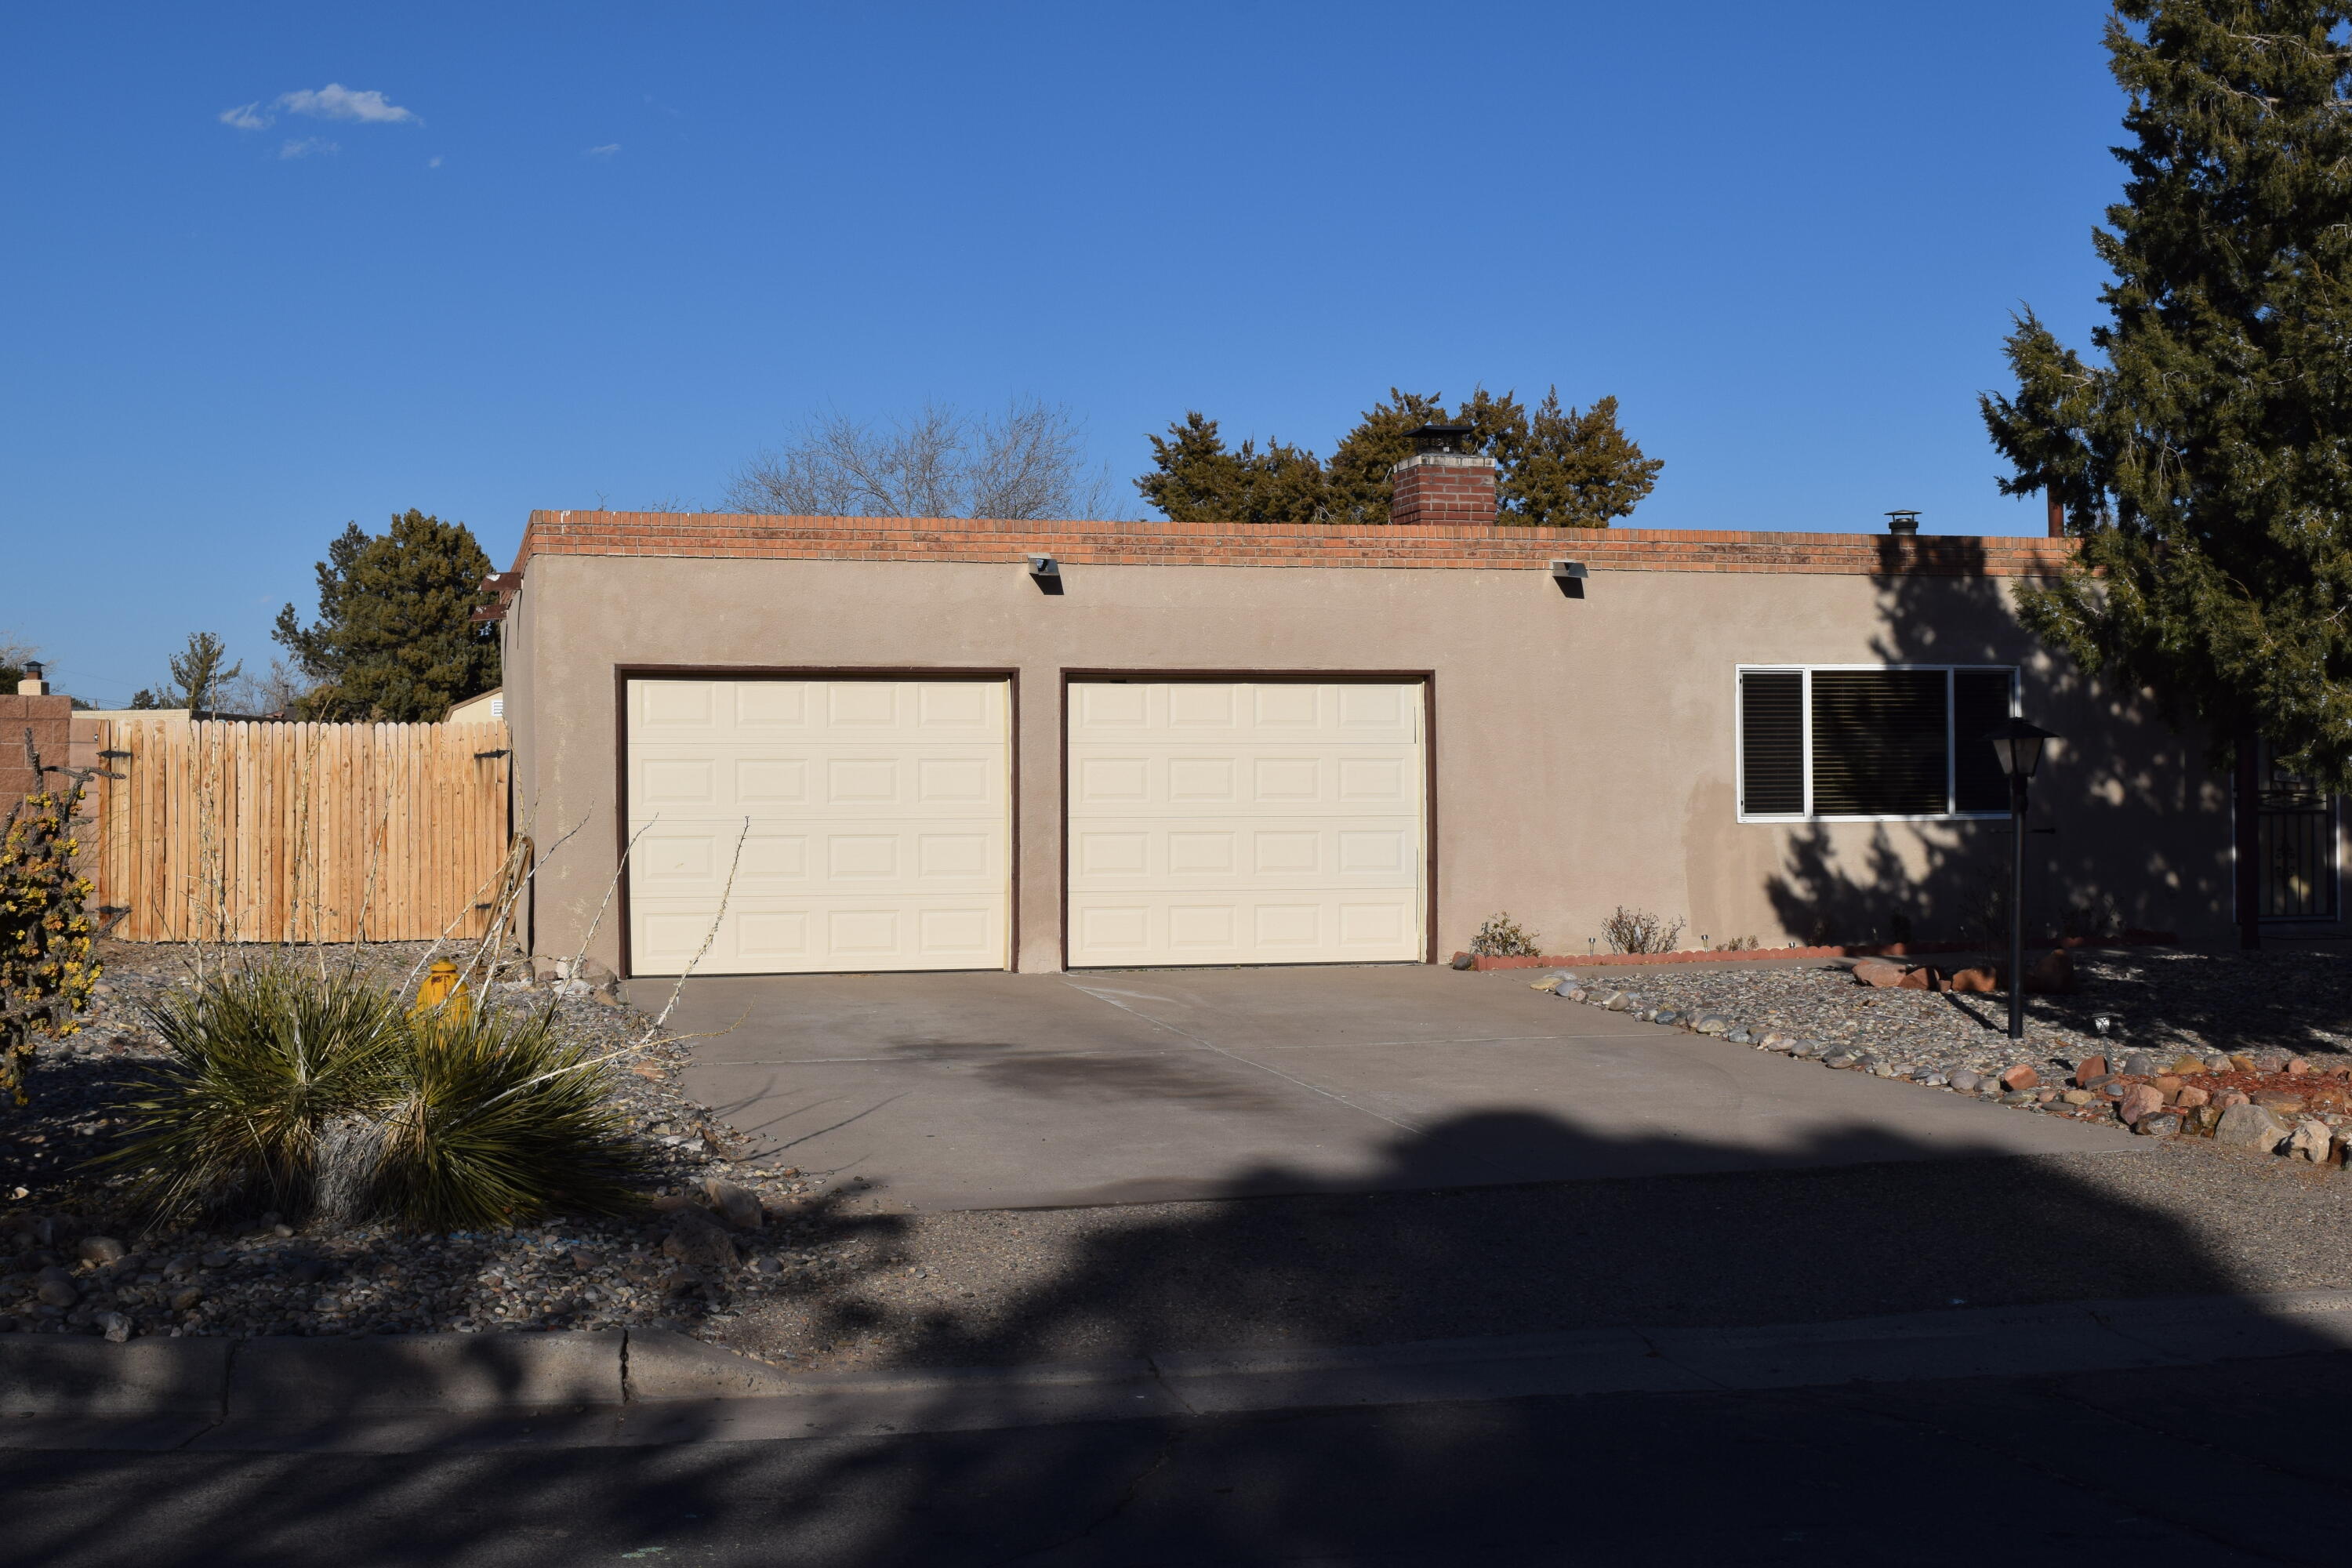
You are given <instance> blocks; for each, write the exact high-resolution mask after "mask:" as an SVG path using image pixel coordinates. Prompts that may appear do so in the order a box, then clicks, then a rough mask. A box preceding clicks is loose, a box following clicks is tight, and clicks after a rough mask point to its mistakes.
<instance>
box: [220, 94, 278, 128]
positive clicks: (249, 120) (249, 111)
mask: <svg viewBox="0 0 2352 1568" xmlns="http://www.w3.org/2000/svg"><path fill="white" fill-rule="evenodd" d="M275 118H276V117H275V116H273V115H268V114H264V113H262V112H261V100H259V99H256V100H253V101H252V102H251V103H248V104H245V105H242V106H241V107H239V108H236V109H224V110H221V111H220V122H221V123H222V124H223V125H234V126H236V128H237V129H238V130H239V131H267V130H268V129H269V126H270V123H271V121H273V120H274V119H275Z"/></svg>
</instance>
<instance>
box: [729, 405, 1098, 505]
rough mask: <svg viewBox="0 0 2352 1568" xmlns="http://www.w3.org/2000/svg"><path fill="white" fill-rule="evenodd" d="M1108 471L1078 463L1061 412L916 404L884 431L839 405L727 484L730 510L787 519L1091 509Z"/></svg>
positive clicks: (1078, 425)
mask: <svg viewBox="0 0 2352 1568" xmlns="http://www.w3.org/2000/svg"><path fill="white" fill-rule="evenodd" d="M1109 494H1110V471H1109V468H1108V466H1106V467H1105V468H1102V469H1101V470H1099V471H1089V470H1088V469H1087V468H1086V441H1085V426H1084V424H1083V423H1082V422H1081V421H1080V420H1079V419H1078V418H1077V417H1076V416H1075V415H1073V414H1072V413H1071V412H1070V411H1069V409H1067V408H1066V407H1065V406H1063V405H1059V404H1051V403H1045V402H1043V401H1040V400H1038V399H1035V398H1030V399H1027V400H1021V399H1015V400H1014V401H1013V402H1012V403H1010V404H1008V405H1005V408H1004V411H1003V413H1002V414H993V415H981V416H971V415H967V414H965V413H963V412H961V410H959V409H956V408H954V407H952V406H949V405H941V404H936V403H927V404H925V405H923V406H922V407H921V408H919V409H918V410H917V411H916V412H915V413H913V414H911V415H908V416H904V417H902V418H899V419H897V420H894V421H892V422H891V424H890V425H889V426H887V428H877V427H876V426H872V425H867V424H863V423H860V422H859V421H857V420H855V419H852V418H850V417H849V416H846V415H844V414H838V413H834V414H825V415H821V416H815V417H813V418H811V419H809V420H807V421H806V422H805V423H803V425H802V426H800V427H799V428H798V429H797V430H795V431H794V432H793V434H792V435H791V437H789V438H788V439H787V440H786V441H785V442H784V444H783V445H782V446H781V447H772V448H769V449H768V450H765V451H763V452H761V454H760V455H759V456H758V457H756V458H752V459H751V461H750V462H749V463H746V464H745V465H744V466H743V468H741V470H740V471H739V472H738V473H737V474H736V475H735V477H734V479H733V480H732V481H731V482H730V484H729V486H728V489H727V504H728V505H730V506H731V507H733V508H735V509H736V510H739V511H751V512H768V513H777V514H782V515H785V516H793V517H992V518H1010V519H1027V518H1097V517H1100V516H1101V515H1102V513H1103V510H1104V508H1105V506H1106V505H1107V503H1108V496H1109Z"/></svg>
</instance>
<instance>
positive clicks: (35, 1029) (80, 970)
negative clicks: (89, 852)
mask: <svg viewBox="0 0 2352 1568" xmlns="http://www.w3.org/2000/svg"><path fill="white" fill-rule="evenodd" d="M68 776H69V777H72V779H73V784H72V787H70V788H69V789H68V790H67V791H66V792H65V793H64V794H63V795H56V794H51V793H47V792H44V793H42V794H40V795H34V796H32V797H30V798H29V799H27V800H26V801H25V802H23V803H22V804H21V805H17V806H16V809H14V810H13V811H11V812H9V813H8V816H7V819H6V821H7V827H6V833H5V837H0V1091H5V1093H7V1094H8V1095H10V1096H11V1097H13V1099H14V1100H15V1101H16V1104H18V1105H20V1106H21V1105H23V1104H24V1103H25V1102H26V1094H25V1074H26V1068H29V1067H30V1066H31V1065H32V1059H33V1047H34V1043H35V1041H36V1040H37V1039H38V1038H39V1037H41V1036H44V1035H47V1036H50V1037H59V1038H61V1037H65V1036H67V1035H70V1034H72V1033H73V1032H74V1030H75V1029H76V1028H77V1027H79V1026H78V1025H77V1024H76V1023H75V1022H74V1017H75V1015H76V1014H78V1013H79V1012H80V1011H81V1010H82V1008H83V1007H85V1006H87V1005H89V992H90V987H91V986H93V985H95V984H98V965H97V964H96V963H93V962H92V961H91V959H90V956H89V934H90V922H89V913H88V911H87V910H86V909H85V908H84V905H85V903H86V902H87V900H89V896H90V891H91V889H90V885H89V882H88V881H87V880H85V879H83V878H82V877H80V876H79V875H78V874H77V873H76V872H75V870H74V865H73V858H74V855H75V854H76V852H77V851H79V848H80V847H81V846H80V845H79V842H77V841H76V840H75V838H74V837H73V834H72V825H73V822H74V815H73V814H74V808H75V807H76V806H78V805H80V804H81V795H82V784H81V779H80V778H79V775H68Z"/></svg>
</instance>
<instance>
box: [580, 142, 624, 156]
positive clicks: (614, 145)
mask: <svg viewBox="0 0 2352 1568" xmlns="http://www.w3.org/2000/svg"><path fill="white" fill-rule="evenodd" d="M620 150H621V144H620V143H619V142H605V143H604V145H603V146H602V147H591V148H589V149H588V150H587V151H586V152H584V153H582V154H581V156H582V157H583V158H609V157H611V156H612V155H613V154H614V153H617V152H619V151H620Z"/></svg>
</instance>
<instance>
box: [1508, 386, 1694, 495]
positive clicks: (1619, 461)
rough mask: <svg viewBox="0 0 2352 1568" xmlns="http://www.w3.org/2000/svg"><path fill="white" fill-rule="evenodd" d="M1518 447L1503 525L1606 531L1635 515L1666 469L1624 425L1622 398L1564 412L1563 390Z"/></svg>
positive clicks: (1552, 394)
mask: <svg viewBox="0 0 2352 1568" xmlns="http://www.w3.org/2000/svg"><path fill="white" fill-rule="evenodd" d="M1514 406H1516V405H1514ZM1511 448H1512V449H1511V456H1510V457H1509V458H1508V459H1507V461H1505V462H1504V464H1503V478H1502V483H1501V489H1502V504H1503V510H1504V517H1503V520H1502V521H1506V522H1524V523H1528V524H1529V525H1542V526H1546V527H1551V528H1606V527H1608V526H1609V525H1610V524H1611V523H1612V522H1614V521H1616V520H1617V519H1619V518H1621V517H1630V516H1632V515H1633V509H1634V508H1635V507H1636V506H1638V505H1640V504H1641V501H1642V498H1643V497H1644V496H1646V495H1648V494H1649V493H1650V492H1651V491H1652V490H1653V489H1656V488H1657V483H1658V470H1659V469H1660V468H1664V467H1665V464H1664V462H1662V461H1660V460H1659V459H1657V458H1645V457H1643V455H1642V448H1641V447H1637V446H1635V445H1634V444H1633V441H1632V440H1630V439H1629V438H1628V437H1626V435H1625V432H1624V431H1622V430H1621V429H1619V428H1618V427H1617V400H1616V399H1615V398H1613V397H1603V398H1601V399H1600V400H1599V401H1597V402H1595V403H1594V404H1593V405H1592V406H1591V408H1588V409H1583V410H1578V409H1574V408H1570V409H1568V410H1566V411H1562V409H1561V408H1560V405H1559V388H1558V387H1553V388H1552V389H1551V390H1550V391H1549V393H1547V394H1546V395H1545V396H1544V400H1543V402H1542V404H1541V405H1539V406H1538V408H1537V409H1536V411H1535V414H1534V416H1532V417H1530V418H1528V420H1527V422H1526V424H1525V425H1524V426H1523V427H1522V428H1521V430H1520V431H1519V432H1518V433H1517V435H1516V436H1515V437H1514V438H1513V440H1512V443H1511Z"/></svg>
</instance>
